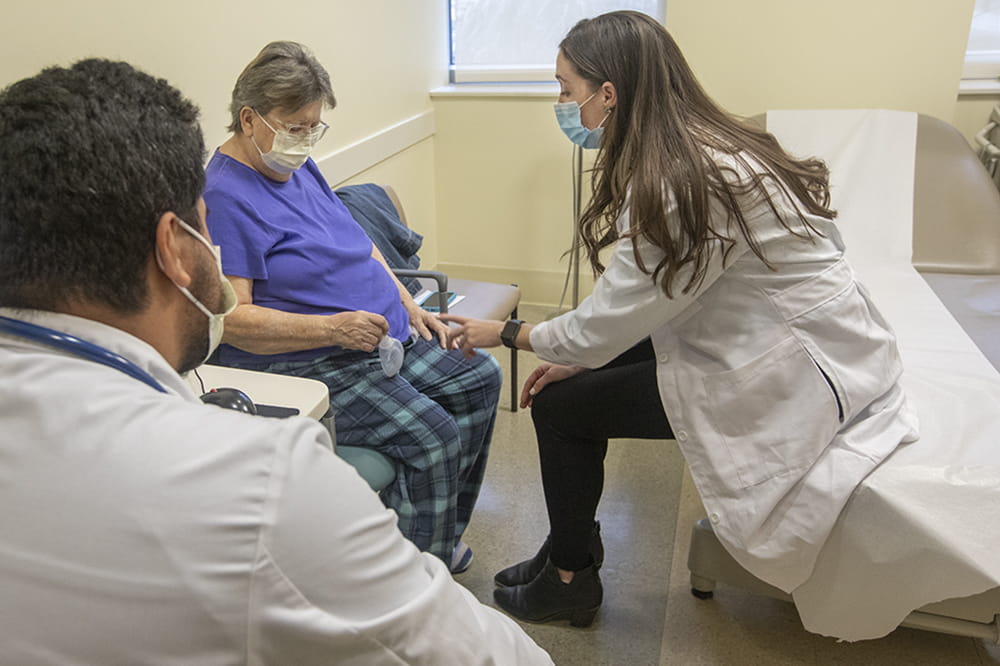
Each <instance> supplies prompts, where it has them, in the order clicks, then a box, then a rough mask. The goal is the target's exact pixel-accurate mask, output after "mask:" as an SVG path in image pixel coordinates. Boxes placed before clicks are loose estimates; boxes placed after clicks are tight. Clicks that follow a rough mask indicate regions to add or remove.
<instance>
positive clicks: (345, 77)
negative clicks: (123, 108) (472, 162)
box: [0, 0, 447, 261]
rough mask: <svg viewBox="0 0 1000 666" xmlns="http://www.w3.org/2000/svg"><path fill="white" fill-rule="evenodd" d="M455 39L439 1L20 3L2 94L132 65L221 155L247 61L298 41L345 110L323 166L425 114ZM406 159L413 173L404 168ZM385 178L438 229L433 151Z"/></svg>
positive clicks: (1, 73)
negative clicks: (174, 96)
mask: <svg viewBox="0 0 1000 666" xmlns="http://www.w3.org/2000/svg"><path fill="white" fill-rule="evenodd" d="M446 36H447V5H446V3H444V2H442V1H440V0H407V1H406V2H399V1H393V0H365V1H364V2H353V1H349V0H335V1H333V2H308V1H307V2H305V3H300V4H297V5H285V4H282V3H275V2H263V1H260V0H248V1H247V2H243V3H230V2H225V3H223V2H206V1H204V0H173V1H172V2H168V3H152V2H137V1H136V0H88V1H87V2H69V1H67V0H37V1H34V2H12V3H6V4H5V7H4V10H3V19H2V20H0V86H4V85H7V84H9V83H12V82H13V81H16V80H18V79H21V78H24V77H26V76H31V75H33V74H35V73H37V72H38V71H39V70H40V69H41V68H42V67H44V66H46V65H51V64H58V65H67V64H70V63H72V62H74V61H76V60H78V59H80V58H84V57H88V56H100V57H106V58H113V59H123V60H127V61H129V62H131V63H133V64H135V65H137V66H139V67H140V68H142V69H144V70H146V71H148V72H149V73H151V74H155V75H157V76H161V77H163V78H165V79H167V80H168V81H170V82H171V83H172V84H174V85H175V86H177V87H178V88H179V89H180V90H181V91H183V92H184V93H185V94H186V95H187V96H188V97H190V98H191V99H192V100H193V101H194V102H195V103H197V104H198V105H199V106H200V107H201V110H202V125H203V128H204V132H205V139H206V144H207V145H208V147H209V149H212V148H214V147H215V146H217V145H218V144H219V143H221V142H222V141H223V140H224V139H225V137H226V135H227V134H226V130H225V127H226V126H227V125H228V123H229V112H228V105H229V96H230V93H231V91H232V88H233V83H234V82H235V80H236V77H237V76H238V75H239V73H240V71H241V70H242V69H243V67H244V66H245V65H246V63H247V62H249V60H250V59H251V58H252V57H253V56H254V55H255V54H256V53H257V52H258V51H259V50H260V48H261V47H262V46H264V44H266V43H267V42H269V41H273V40H278V39H290V40H295V41H300V42H303V43H305V44H307V45H309V46H310V47H311V48H312V49H313V50H314V51H315V52H316V55H317V56H318V57H319V59H320V61H321V62H322V63H323V64H324V65H325V66H326V68H327V69H328V70H329V72H330V77H331V79H332V81H333V87H334V91H335V93H336V96H337V100H338V106H337V109H336V110H335V111H333V112H332V113H327V114H326V117H325V119H326V120H327V122H329V123H330V125H331V130H330V132H329V133H328V135H327V137H326V138H324V139H323V142H322V143H321V144H320V145H319V146H318V148H317V151H316V157H317V159H322V157H323V156H324V155H327V154H329V153H331V152H333V151H335V150H337V149H338V148H341V147H343V146H346V145H349V144H352V143H355V142H357V141H359V140H362V139H364V138H365V137H368V136H370V135H372V134H375V133H377V132H379V131H381V130H383V129H385V128H386V127H388V126H391V125H394V124H396V123H398V122H400V121H402V120H404V119H406V118H409V117H411V116H414V115H416V114H419V113H421V112H423V111H426V110H428V109H429V108H430V100H429V98H428V95H427V91H428V90H429V89H431V88H433V87H435V86H437V85H440V84H441V83H442V82H444V81H445V80H446V77H447V74H446V63H447V41H446ZM53 120H54V121H56V122H57V121H58V119H53ZM397 159H399V160H401V161H402V164H405V165H406V168H395V167H394V166H393V162H394V161H395V160H397ZM379 168H381V169H382V170H383V171H385V170H388V171H391V172H392V177H393V179H394V180H395V181H396V182H395V184H396V185H397V188H398V189H399V190H401V191H402V192H405V193H406V196H407V202H406V204H407V208H408V209H409V210H410V211H412V212H413V217H414V219H415V220H416V221H418V222H419V224H422V225H433V223H434V220H435V219H436V214H435V207H434V196H433V185H432V183H429V181H428V174H431V176H432V175H433V151H432V150H431V149H430V148H429V147H426V146H425V147H422V148H421V147H420V146H419V144H418V146H414V147H413V148H412V149H408V150H406V151H404V152H403V153H401V154H400V155H399V156H398V157H392V158H390V159H388V160H387V161H386V162H383V163H382V164H381V165H379ZM379 174H380V172H378V171H376V172H374V175H379ZM431 180H432V177H431ZM420 230H421V231H422V232H424V233H425V234H427V235H428V237H429V238H428V242H429V247H428V250H429V253H430V255H431V259H432V261H433V260H434V257H433V255H434V254H435V252H434V239H435V238H436V236H437V234H436V233H435V232H434V229H433V226H425V227H424V228H422V229H420ZM426 254H427V251H425V255H426Z"/></svg>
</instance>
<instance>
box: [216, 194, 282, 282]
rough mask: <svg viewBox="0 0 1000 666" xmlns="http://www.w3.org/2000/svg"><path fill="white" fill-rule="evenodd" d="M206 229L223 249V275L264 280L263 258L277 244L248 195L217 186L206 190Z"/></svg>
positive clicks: (265, 274) (264, 259)
mask: <svg viewBox="0 0 1000 666" xmlns="http://www.w3.org/2000/svg"><path fill="white" fill-rule="evenodd" d="M205 205H206V206H207V207H208V216H207V217H206V221H207V224H208V232H209V234H210V235H211V236H212V242H213V243H215V244H216V245H218V246H219V247H221V248H222V272H223V273H225V274H226V275H235V276H237V277H242V278H249V279H251V280H266V279H267V277H268V272H267V264H266V257H267V255H268V253H269V251H270V250H271V248H273V247H274V245H275V243H276V238H275V232H274V231H273V230H271V229H270V228H269V227H268V225H267V224H266V222H265V221H264V217H263V215H261V213H260V212H259V210H258V209H257V207H256V206H255V205H254V204H253V203H252V202H251V201H250V199H249V198H243V197H238V196H235V195H233V194H231V193H229V192H223V191H221V190H218V189H209V190H206V192H205Z"/></svg>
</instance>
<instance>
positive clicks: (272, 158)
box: [250, 110, 321, 176]
mask: <svg viewBox="0 0 1000 666" xmlns="http://www.w3.org/2000/svg"><path fill="white" fill-rule="evenodd" d="M253 112H254V113H257V111H256V110H253ZM257 117H258V118H260V119H261V122H263V123H264V124H265V125H267V128H268V129H269V130H271V131H272V132H274V141H273V142H272V143H271V150H269V151H267V152H266V153H265V152H264V151H262V150H261V149H260V146H258V145H257V140H256V139H254V138H253V137H250V140H251V141H253V145H254V148H256V149H257V152H258V153H260V158H261V159H262V160H264V165H265V166H266V167H267V168H268V169H270V170H271V171H273V172H275V173H280V174H281V175H283V176H287V175H288V174H290V173H292V172H293V171H295V170H297V169H298V168H299V167H301V166H302V165H303V164H305V163H306V160H307V159H309V154H310V153H312V149H313V147H314V146H315V145H316V142H317V141H318V140H319V139H318V137H317V138H314V137H316V135H315V134H304V135H302V136H293V135H292V134H291V133H290V132H288V131H287V130H277V129H274V128H273V127H271V123H269V122H267V121H266V120H264V116H262V115H260V114H259V113H257ZM320 136H321V135H320Z"/></svg>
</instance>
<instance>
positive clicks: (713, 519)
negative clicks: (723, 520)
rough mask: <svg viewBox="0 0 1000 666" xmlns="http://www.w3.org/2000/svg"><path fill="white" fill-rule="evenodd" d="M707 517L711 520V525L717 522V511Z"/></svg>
mask: <svg viewBox="0 0 1000 666" xmlns="http://www.w3.org/2000/svg"><path fill="white" fill-rule="evenodd" d="M708 519H709V520H711V521H712V524H713V525H718V524H719V514H717V513H713V514H712V515H711V516H709V517H708Z"/></svg>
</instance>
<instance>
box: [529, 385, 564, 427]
mask: <svg viewBox="0 0 1000 666" xmlns="http://www.w3.org/2000/svg"><path fill="white" fill-rule="evenodd" d="M561 388H562V387H561V386H559V385H558V384H549V385H548V386H546V387H545V388H544V389H543V390H542V391H540V392H539V393H538V394H537V395H535V397H534V398H533V399H532V401H531V420H532V422H534V424H535V430H538V429H539V428H553V427H558V424H559V423H561V422H562V420H563V419H564V418H565V417H566V415H567V413H569V412H570V411H571V409H570V407H571V405H570V404H567V400H566V397H567V396H566V392H565V391H562V390H561Z"/></svg>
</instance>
